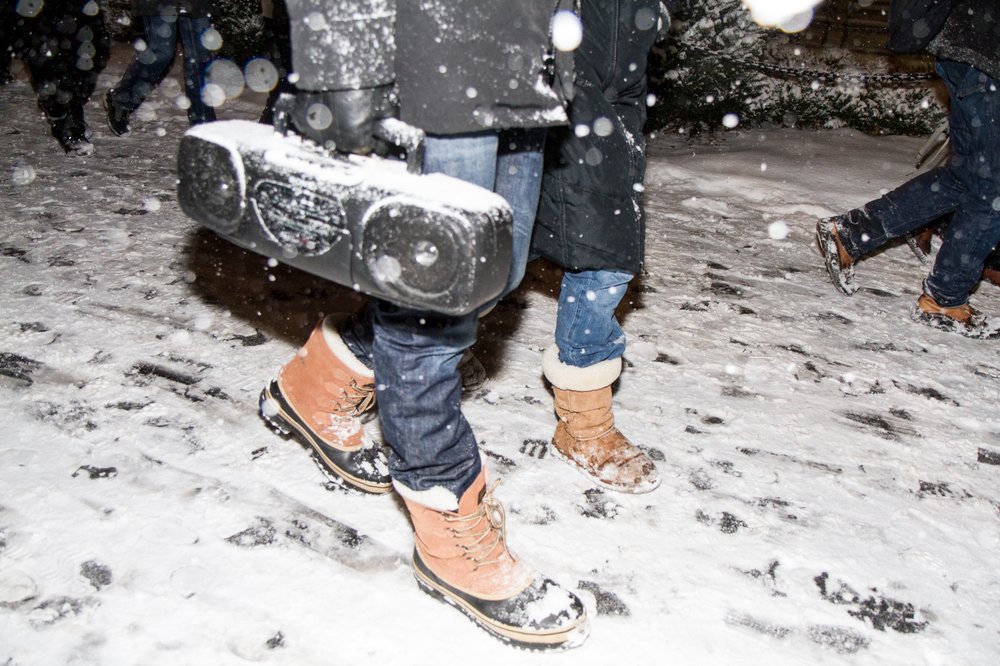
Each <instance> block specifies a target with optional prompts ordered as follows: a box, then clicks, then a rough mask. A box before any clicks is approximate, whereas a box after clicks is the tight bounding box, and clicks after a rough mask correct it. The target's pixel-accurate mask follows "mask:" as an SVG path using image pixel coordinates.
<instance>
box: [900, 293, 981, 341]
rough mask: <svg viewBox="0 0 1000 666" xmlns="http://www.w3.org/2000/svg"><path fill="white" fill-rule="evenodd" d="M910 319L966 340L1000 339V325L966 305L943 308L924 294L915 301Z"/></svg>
mask: <svg viewBox="0 0 1000 666" xmlns="http://www.w3.org/2000/svg"><path fill="white" fill-rule="evenodd" d="M910 317H911V318H912V319H913V321H916V322H919V323H921V324H926V325H928V326H931V327H933V328H937V329H940V330H942V331H947V332H949V333H958V334H959V335H964V336H965V337H967V338H975V339H979V340H992V339H995V338H997V337H1000V325H998V324H996V323H994V322H992V321H991V320H990V319H989V318H987V317H985V316H983V314H982V313H981V312H980V311H979V310H977V309H975V308H974V307H972V306H971V305H969V304H968V303H965V304H963V305H958V306H955V307H953V308H948V307H943V306H941V305H939V304H938V302H937V301H936V300H934V298H933V297H932V296H930V295H929V294H926V293H924V294H921V295H920V298H918V299H917V304H916V305H914V306H913V310H912V311H911V312H910Z"/></svg>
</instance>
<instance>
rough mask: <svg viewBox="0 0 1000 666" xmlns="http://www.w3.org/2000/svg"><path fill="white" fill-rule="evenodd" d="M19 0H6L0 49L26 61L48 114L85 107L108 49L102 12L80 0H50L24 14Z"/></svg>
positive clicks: (40, 103) (0, 18) (0, 24)
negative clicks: (31, 11)
mask: <svg viewBox="0 0 1000 666" xmlns="http://www.w3.org/2000/svg"><path fill="white" fill-rule="evenodd" d="M17 4H18V3H17V2H16V0H3V2H2V13H0V49H4V50H7V49H9V50H10V51H11V53H12V54H13V55H14V56H16V57H18V58H20V59H21V60H22V61H24V63H25V64H26V65H27V66H28V69H29V70H30V72H31V84H32V87H33V88H34V89H35V92H36V93H37V95H38V106H39V107H41V109H42V111H44V112H45V113H46V114H47V115H48V116H49V117H50V118H51V117H58V116H63V115H65V114H66V113H67V112H68V111H69V110H76V111H78V112H81V113H82V109H83V105H84V104H86V102H87V100H88V99H89V98H90V96H91V94H92V93H93V92H94V88H95V86H96V85H97V78H98V76H99V75H100V73H101V70H103V69H104V66H105V64H106V63H107V61H108V56H109V54H110V48H111V40H110V38H109V36H108V32H107V29H106V26H105V24H104V12H103V11H97V12H94V11H92V10H91V8H90V7H88V6H87V5H86V3H84V2H80V0H46V2H45V3H43V4H42V5H41V7H40V10H39V11H38V13H36V14H33V15H30V16H24V15H21V14H19V13H18V12H17Z"/></svg>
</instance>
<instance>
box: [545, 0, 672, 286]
mask: <svg viewBox="0 0 1000 666" xmlns="http://www.w3.org/2000/svg"><path fill="white" fill-rule="evenodd" d="M660 12H661V4H660V2H658V1H657V0H615V1H612V0H583V3H582V7H581V16H582V20H583V35H584V37H583V44H582V45H581V46H580V48H578V49H577V50H576V52H575V53H574V61H575V66H574V72H575V75H576V76H575V85H574V96H573V99H572V102H571V103H570V106H569V115H570V125H569V127H561V128H558V129H556V130H553V131H550V132H549V137H548V139H547V153H546V158H545V174H544V177H543V180H542V195H541V201H540V203H539V210H538V217H537V220H536V223H535V232H534V236H533V238H532V256H533V257H535V258H537V257H545V258H547V259H549V260H551V261H553V262H555V263H557V264H559V265H560V266H563V267H564V268H567V269H569V270H574V271H577V270H621V271H628V272H630V273H633V274H635V273H638V272H639V271H640V270H641V268H642V262H643V252H644V245H645V217H644V212H643V205H642V200H641V197H642V182H643V178H644V177H645V171H646V151H645V139H644V137H643V134H642V129H643V125H644V124H645V122H646V58H647V55H648V54H649V50H650V48H651V47H652V45H653V44H654V43H655V41H656V39H657V35H658V31H659V30H661V29H662V28H663V27H664V23H665V22H666V21H668V20H669V17H666V16H663V15H661V13H660Z"/></svg>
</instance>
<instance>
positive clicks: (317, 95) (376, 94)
mask: <svg viewBox="0 0 1000 666" xmlns="http://www.w3.org/2000/svg"><path fill="white" fill-rule="evenodd" d="M389 93H390V90H389V87H388V86H384V87H381V88H361V89H359V90H325V91H322V92H304V91H303V92H298V93H296V94H295V103H294V105H293V106H292V109H291V111H290V113H289V115H290V117H289V122H290V125H291V126H292V128H293V129H294V130H295V131H296V132H298V133H299V134H301V135H302V136H304V137H306V138H308V139H311V140H312V141H315V142H316V143H318V144H320V145H322V146H326V147H328V148H332V149H335V150H339V151H341V152H344V153H360V154H366V153H370V152H371V151H372V148H373V146H374V141H373V138H372V129H373V127H374V124H375V121H376V120H378V119H380V118H384V117H386V116H388V115H391V104H390V102H389V101H388V100H387V96H388V95H389Z"/></svg>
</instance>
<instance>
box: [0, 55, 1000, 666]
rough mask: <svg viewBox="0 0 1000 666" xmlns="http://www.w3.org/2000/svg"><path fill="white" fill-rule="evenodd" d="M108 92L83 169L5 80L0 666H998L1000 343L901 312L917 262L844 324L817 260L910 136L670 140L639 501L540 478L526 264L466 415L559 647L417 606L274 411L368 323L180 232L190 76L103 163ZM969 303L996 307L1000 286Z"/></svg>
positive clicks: (654, 241)
mask: <svg viewBox="0 0 1000 666" xmlns="http://www.w3.org/2000/svg"><path fill="white" fill-rule="evenodd" d="M120 67H121V63H120V62H119V61H116V62H115V64H113V65H112V67H111V68H109V70H108V72H107V73H106V74H105V75H104V76H103V77H102V87H101V88H99V90H98V94H97V95H95V100H94V101H93V102H92V103H91V105H90V106H89V107H88V117H89V119H90V120H91V124H92V126H93V129H94V134H95V135H94V144H95V146H96V152H95V154H94V155H93V156H92V157H89V158H84V159H80V158H76V159H74V158H67V157H64V156H63V155H62V152H61V150H60V149H59V147H58V145H57V144H56V142H55V141H54V140H53V139H51V138H50V137H49V135H48V133H47V129H46V127H45V124H44V122H43V120H42V119H41V117H40V116H38V114H37V112H36V107H35V105H34V100H33V97H32V95H31V91H30V88H29V87H28V85H27V84H26V83H25V82H24V81H23V79H22V80H18V81H15V82H14V83H13V84H11V85H8V86H6V87H3V88H0V167H2V172H0V280H2V284H3V289H2V290H0V424H2V434H0V664H6V665H10V666H14V665H15V664H16V665H18V666H27V665H35V664H46V665H47V664H101V665H118V664H143V665H144V666H147V665H155V664H213V665H221V664H241V663H245V662H263V663H275V664H296V665H308V664H368V663H372V664H374V663H387V664H421V665H423V664H427V665H431V664H459V663H467V662H468V661H469V660H474V661H475V662H476V663H482V664H489V665H492V664H543V663H544V664H574V665H577V664H582V665H589V664H602V665H603V664H612V663H625V662H637V663H671V664H684V665H685V666H691V665H699V664H709V665H715V664H719V665H742V664H767V665H769V666H793V665H794V666H798V665H801V664H841V663H844V664H856V665H863V666H875V665H879V666H882V665H885V664H906V665H917V664H928V665H944V664H949V665H950V664H963V665H986V664H995V663H998V662H1000V620H998V615H997V608H998V607H1000V575H998V573H997V567H996V558H997V552H998V550H1000V514H998V510H1000V483H998V481H1000V419H998V415H997V414H998V412H997V404H998V395H1000V357H998V346H997V344H996V343H995V342H980V341H971V340H966V339H964V338H961V337H958V336H953V335H949V334H946V333H942V332H939V331H935V330H932V329H929V328H924V327H921V326H919V325H917V324H914V323H912V322H911V321H910V320H909V318H908V316H907V313H908V310H909V308H910V306H911V305H912V303H913V302H914V301H915V299H916V297H917V295H918V293H919V288H920V281H921V279H922V278H923V276H924V274H925V272H926V267H924V266H922V265H921V264H920V263H919V262H918V261H917V259H916V258H915V257H914V256H913V255H912V254H911V253H910V251H909V250H908V249H907V248H906V246H905V245H903V246H896V247H892V248H889V249H887V250H886V251H885V252H883V253H881V254H879V255H878V256H875V257H873V258H871V259H869V260H866V261H864V262H863V263H862V264H860V266H859V268H858V280H859V282H860V283H861V284H862V286H863V289H862V291H861V292H860V293H858V294H857V295H855V296H854V297H852V298H847V297H843V296H841V295H840V294H839V293H837V292H836V291H835V290H834V289H833V287H832V285H831V284H830V283H829V281H828V278H827V276H826V274H825V272H824V271H823V269H822V267H821V264H820V261H819V258H818V255H817V254H816V251H815V248H814V244H813V240H812V239H813V228H814V225H815V222H816V220H817V219H818V218H819V217H822V216H825V215H828V214H831V213H833V212H837V211H839V210H842V209H845V208H847V207H851V206H855V205H858V204H860V203H863V202H864V201H866V200H867V199H870V198H873V197H874V196H877V195H878V194H879V192H880V190H882V189H883V188H890V187H892V186H894V185H895V184H897V183H899V182H901V181H902V180H903V179H904V178H905V177H906V176H907V175H908V174H909V173H910V171H911V167H912V162H913V156H914V154H915V152H916V150H917V148H918V147H919V146H920V144H921V140H920V139H914V138H900V137H884V138H872V137H867V136H863V135H860V134H858V133H856V132H852V131H849V130H828V131H822V132H803V131H798V130H789V129H765V130H747V131H742V130H737V131H733V132H726V133H724V134H723V133H720V134H719V135H718V136H717V137H716V139H715V142H714V143H713V142H709V141H704V140H703V141H696V142H685V141H682V140H681V139H680V137H676V136H659V137H654V138H653V140H652V143H651V148H650V156H651V160H650V168H649V173H648V177H647V180H646V196H647V203H648V213H649V221H648V226H649V232H648V256H647V259H648V262H647V264H648V274H647V275H645V276H643V278H642V279H641V280H640V281H639V282H638V284H637V285H636V286H635V288H634V289H633V290H632V292H631V294H630V296H629V297H628V298H627V299H626V301H627V307H625V308H624V312H623V314H624V323H625V329H626V332H627V334H628V335H629V340H630V342H629V351H628V354H627V361H628V363H627V364H626V371H625V373H624V374H623V377H622V379H621V381H620V385H619V387H618V390H617V393H616V404H617V406H618V410H617V416H618V424H619V426H620V427H621V428H622V430H623V431H624V432H625V433H626V434H628V435H629V436H630V437H631V438H632V439H633V440H634V441H636V442H638V443H640V444H642V445H644V446H646V447H648V448H649V450H650V452H651V454H652V455H653V456H654V458H655V459H656V461H657V464H658V465H659V467H660V469H661V470H662V473H663V476H664V482H663V485H662V487H661V488H660V489H658V490H657V491H655V492H654V493H652V494H649V495H644V496H620V495H616V494H613V493H611V492H606V491H601V490H598V489H596V488H595V487H593V486H592V485H590V484H589V483H588V482H587V480H586V479H585V478H584V477H583V476H582V475H580V474H578V473H577V472H575V471H574V470H573V469H571V468H570V467H568V466H567V465H566V464H564V463H562V462H560V461H559V460H558V459H556V458H555V457H554V456H551V455H548V447H547V440H548V438H549V436H550V435H551V433H552V430H553V428H554V425H555V417H554V415H553V413H552V408H551V396H550V394H549V393H548V391H547V390H546V388H545V387H544V386H543V383H542V379H541V373H540V370H539V361H540V352H541V350H542V348H544V347H545V346H546V345H547V344H549V343H550V340H551V335H552V329H553V325H554V318H555V301H554V299H553V291H554V290H555V289H557V288H558V273H557V272H556V271H555V270H554V269H552V268H551V267H547V266H544V265H534V266H532V267H530V268H529V275H528V277H527V279H526V281H525V283H524V285H523V287H522V288H521V289H520V290H519V291H518V292H516V293H515V294H514V295H513V296H512V297H511V298H509V299H507V300H506V301H505V302H503V303H502V304H501V305H500V306H499V307H498V308H497V310H496V311H495V312H494V313H493V314H492V315H491V316H490V317H489V318H488V319H487V320H486V321H485V322H484V324H483V327H482V331H481V340H480V343H479V344H478V345H477V352H478V354H479V356H480V357H481V358H482V359H483V361H484V362H485V363H486V365H487V368H488V370H489V371H490V376H489V379H488V381H487V384H486V385H485V386H484V387H483V388H482V389H481V390H480V391H478V392H476V393H475V394H473V395H470V396H468V397H467V398H466V400H465V407H466V410H467V414H468V416H469V419H470V421H471V422H472V424H473V426H474V428H475V429H476V432H477V434H478V436H479V438H480V441H481V444H482V448H483V451H484V452H485V453H486V455H487V457H488V458H489V459H490V460H491V463H492V466H493V468H494V470H495V472H496V473H497V474H498V475H499V476H500V477H501V478H502V479H503V484H502V485H501V487H500V489H499V492H498V494H499V496H500V498H501V499H503V500H504V501H505V503H506V505H507V508H508V516H509V536H510V540H511V542H512V544H513V546H514V548H515V550H516V551H517V552H518V554H519V555H521V556H522V557H523V558H525V559H526V560H528V561H530V562H531V563H533V564H535V565H536V566H537V567H538V568H539V569H541V570H542V571H544V572H545V573H547V574H548V575H550V576H551V577H553V578H555V579H557V580H559V581H560V582H562V583H564V584H566V585H567V586H569V587H571V588H573V589H575V590H576V591H577V593H578V594H579V595H580V596H581V598H583V599H584V601H585V602H586V603H587V605H588V607H589V609H590V611H591V615H592V633H591V636H590V639H589V641H588V642H587V643H586V644H585V645H584V646H583V647H581V648H579V649H577V650H574V651H571V652H567V653H560V654H553V655H538V654H532V653H525V652H520V651H516V650H512V649H510V648H507V647H505V646H503V645H501V644H500V643H498V642H496V641H494V640H492V639H490V638H489V637H487V636H486V635H485V634H484V633H482V632H481V631H479V630H477V629H476V628H475V627H474V626H473V625H472V624H471V623H469V622H468V621H467V620H465V619H464V618H463V617H462V616H461V615H460V614H459V613H456V612H455V611H454V610H452V609H450V608H448V607H446V606H444V605H441V604H438V603H436V602H434V601H433V600H432V599H430V598H429V597H427V596H426V595H424V594H423V593H421V592H420V591H419V590H418V589H417V586H416V584H415V583H414V581H413V578H412V574H411V572H410V569H409V554H410V550H411V548H412V537H411V535H410V532H409V525H408V522H407V519H406V517H405V514H404V512H403V510H402V506H401V504H400V502H399V501H398V500H397V499H395V498H394V497H391V496H390V497H380V498H371V497H362V496H358V495H353V494H347V493H345V492H343V491H341V490H339V489H337V488H336V487H334V486H331V485H329V484H328V483H327V481H326V479H325V478H324V477H323V476H322V474H321V473H320V471H319V469H318V468H317V467H316V466H315V465H314V464H313V462H312V461H311V460H310V458H309V455H308V453H307V452H306V451H305V450H304V449H303V448H302V447H300V446H299V445H297V444H296V443H294V442H293V441H288V440H284V439H281V438H280V437H279V436H277V435H276V434H274V433H272V432H271V431H270V430H268V429H267V428H266V427H264V425H263V424H262V422H261V421H260V420H259V419H258V418H257V416H256V403H257V396H258V393H259V391H260V388H261V387H262V386H263V384H264V383H265V382H266V381H267V380H269V379H270V378H271V376H272V373H273V372H274V371H275V370H276V369H277V368H278V367H279V366H280V365H281V364H282V363H284V362H285V361H286V360H287V359H288V358H290V356H291V355H292V354H293V353H294V351H295V349H296V348H297V346H298V345H299V344H300V343H301V342H302V341H303V340H304V338H305V336H306V335H307V333H308V330H309V328H310V327H311V325H312V324H313V323H314V322H315V320H316V319H317V318H318V317H319V315H320V313H323V312H331V311H334V310H340V309H345V308H351V307H355V306H357V305H358V304H359V303H360V302H361V299H360V297H359V296H358V295H356V294H354V293H353V292H351V291H349V290H345V289H341V288H339V287H337V286H335V285H332V284H328V283H323V282H322V281H319V280H317V279H315V278H312V277H311V276H309V275H306V274H304V273H300V272H296V271H294V270H291V269H286V268H284V267H282V266H274V267H272V266H269V265H268V263H267V260H266V259H264V258H263V257H259V256H255V255H251V254H248V253H246V252H243V251H242V250H239V249H237V248H235V247H233V246H230V245H229V244H227V243H226V242H224V241H221V240H219V239H217V238H216V237H214V236H213V235H212V234H210V233H207V232H204V231H200V230H198V229H197V228H196V226H195V225H194V224H193V223H192V222H191V221H190V220H188V219H187V218H185V217H184V215H183V214H182V213H181V212H180V210H179V209H178V206H177V202H176V199H175V178H176V175H175V173H174V160H175V155H176V148H177V142H178V140H179V138H180V135H181V134H182V133H183V131H184V130H185V128H186V124H187V123H186V118H185V116H184V114H183V112H182V111H180V110H178V109H177V108H175V106H174V105H173V103H172V100H173V97H174V96H175V95H176V94H177V93H178V91H179V86H178V84H177V81H176V80H175V79H174V78H170V79H168V80H167V82H166V84H165V86H162V87H161V88H159V89H158V90H157V91H156V92H155V93H154V95H153V97H152V98H151V99H150V100H149V101H148V102H147V103H146V105H144V106H143V107H142V109H141V110H140V112H139V113H138V114H137V115H136V117H135V121H134V123H133V124H134V128H135V131H134V132H133V133H131V134H130V135H127V136H125V137H121V138H116V137H113V136H112V135H111V134H110V132H109V131H108V130H107V129H106V127H105V126H104V124H103V119H102V116H101V111H100V108H99V105H98V102H97V100H99V98H100V96H101V95H103V91H104V90H105V89H106V87H107V86H108V85H110V84H111V83H112V82H113V80H114V79H113V76H114V75H115V74H119V73H120V71H121V69H120ZM259 104H260V97H259V96H246V97H244V98H242V99H240V100H237V101H235V102H232V103H230V104H228V105H227V106H226V107H224V108H223V109H222V110H221V111H220V114H219V115H220V117H222V118H247V119H252V118H254V117H255V116H256V114H257V113H258V111H259ZM973 303H974V304H975V305H976V306H977V307H979V308H980V309H982V310H984V311H987V312H996V313H998V314H1000V289H998V288H997V287H994V286H992V285H990V284H983V285H982V286H981V287H980V289H979V291H978V293H976V294H975V295H974V297H973Z"/></svg>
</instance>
